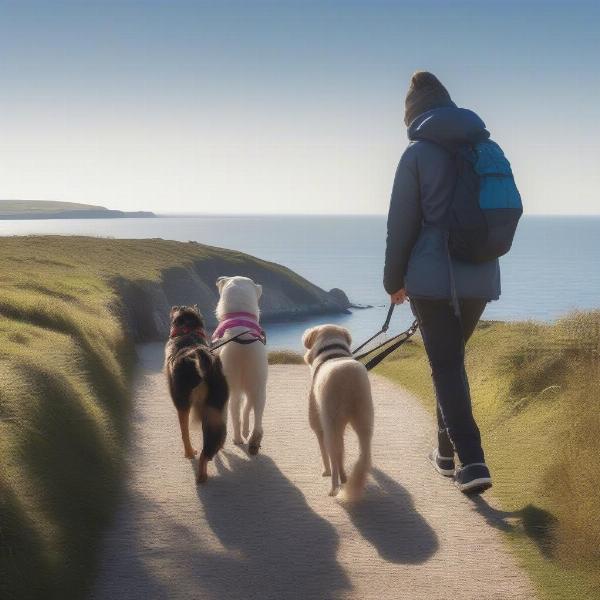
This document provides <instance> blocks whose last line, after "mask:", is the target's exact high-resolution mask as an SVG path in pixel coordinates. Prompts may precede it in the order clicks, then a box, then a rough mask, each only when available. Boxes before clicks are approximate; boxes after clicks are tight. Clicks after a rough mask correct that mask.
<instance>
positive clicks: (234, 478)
mask: <svg viewBox="0 0 600 600" xmlns="http://www.w3.org/2000/svg"><path fill="white" fill-rule="evenodd" d="M214 464H215V467H216V470H217V472H218V473H219V474H218V476H216V477H214V478H211V480H210V481H209V483H208V484H207V485H206V486H199V487H198V498H199V499H200V501H201V503H202V505H203V507H204V511H205V514H206V519H207V521H208V524H209V526H210V527H211V529H212V530H213V532H214V533H215V535H216V536H217V537H218V538H219V540H220V542H221V543H222V544H223V546H224V547H225V548H227V550H229V551H232V552H233V553H234V555H236V556H238V557H239V560H238V561H236V562H230V563H228V564H224V565H223V568H224V569H225V572H224V573H214V576H213V577H212V580H213V582H219V589H218V590H215V591H218V593H217V596H218V597H219V598H227V599H228V600H233V599H235V598H240V599H244V600H246V599H248V598H261V599H263V600H264V599H266V598H273V599H280V598H286V599H292V598H299V599H300V598H301V599H303V600H304V599H307V598H324V599H325V598H332V597H334V596H337V595H338V592H339V591H340V590H343V589H346V588H349V587H350V582H349V580H348V578H347V576H346V573H345V572H344V570H343V569H342V568H341V567H340V565H339V564H338V563H337V560H336V553H337V547H338V535H337V533H336V531H335V529H334V527H333V526H332V525H331V524H330V523H329V522H327V521H326V520H325V519H323V518H321V517H320V516H319V515H317V514H316V513H315V512H314V511H313V510H312V509H311V508H310V507H309V506H308V504H307V502H306V500H305V499H304V496H303V495H302V493H301V492H300V490H299V489H298V488H296V487H295V486H294V485H293V484H292V483H291V481H290V480H289V479H287V478H286V477H285V476H284V475H283V473H282V472H281V471H280V470H279V468H278V467H277V465H276V464H275V463H274V462H273V460H271V459H270V458H269V457H268V456H265V455H258V456H257V457H255V458H253V459H252V460H245V459H244V458H243V457H241V456H239V455H236V454H233V453H231V452H227V451H223V452H221V453H220V454H219V455H218V456H217V457H215V459H214Z"/></svg>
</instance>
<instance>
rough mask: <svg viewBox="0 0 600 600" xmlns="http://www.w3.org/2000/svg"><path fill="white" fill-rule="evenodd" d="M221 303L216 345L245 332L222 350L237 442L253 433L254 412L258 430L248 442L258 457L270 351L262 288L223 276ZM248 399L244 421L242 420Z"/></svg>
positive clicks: (254, 429)
mask: <svg viewBox="0 0 600 600" xmlns="http://www.w3.org/2000/svg"><path fill="white" fill-rule="evenodd" d="M216 285H217V288H218V290H219V293H220V298H219V303H218V304H217V319H218V320H219V325H218V327H217V329H216V330H215V333H214V335H213V342H214V343H220V342H222V341H226V340H227V339H229V338H232V337H234V336H237V335H238V334H240V333H243V332H245V331H246V332H248V333H244V335H242V336H241V337H239V338H237V339H236V340H234V341H232V342H229V343H228V344H225V345H224V346H223V347H222V348H221V350H219V356H220V358H221V362H222V363H223V371H224V373H225V377H226V378H227V383H228V385H229V406H230V412H231V419H232V422H233V442H234V444H242V443H243V442H244V438H248V435H249V434H250V410H252V409H253V410H254V427H253V430H252V435H250V438H249V440H248V452H249V453H250V454H257V453H258V450H259V448H260V443H261V440H262V437H263V425H262V418H263V412H264V409H265V402H266V395H267V389H266V388H267V370H268V364H267V349H266V340H265V337H264V332H263V331H262V329H261V327H260V325H259V315H260V311H259V308H258V300H259V298H260V296H261V294H262V286H260V285H258V284H256V283H254V281H252V279H249V278H248V277H219V278H218V279H217V283H216ZM242 398H245V399H246V401H245V404H244V413H243V420H241V419H240V412H241V407H242Z"/></svg>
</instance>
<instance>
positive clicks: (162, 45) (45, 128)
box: [0, 0, 600, 213]
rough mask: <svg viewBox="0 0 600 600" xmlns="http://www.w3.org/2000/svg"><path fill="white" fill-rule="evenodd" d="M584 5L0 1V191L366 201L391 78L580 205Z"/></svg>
mask: <svg viewBox="0 0 600 600" xmlns="http://www.w3.org/2000/svg"><path fill="white" fill-rule="evenodd" d="M599 23H600V2H598V1H594V2H583V1H576V0H574V1H571V2H567V1H563V2H557V1H548V0H546V1H529V2H511V1H509V0H503V1H501V2H495V1H485V0H480V1H478V2H465V1H446V0H439V1H437V2H434V1H429V2H428V1H414V2H408V1H407V2H403V1H396V2H383V1H377V0H364V1H362V2H356V1H352V0H349V1H348V0H346V1H329V2H328V1H321V2H313V1H310V0H298V1H295V2H292V1H285V0H279V1H277V2H275V1H273V2H266V1H262V0H253V1H238V2H235V1H227V0H222V1H215V2H202V1H195V2H191V1H190V2H188V1H183V0H169V1H158V0H145V1H144V0H138V1H133V0H131V1H129V0H120V1H118V2H116V1H115V2H112V1H93V0H88V1H84V0H80V1H68V2H67V1H60V0H53V1H49V0H39V1H29V0H15V1H6V0H0V198H36V199H56V200H67V201H74V202H78V201H80V202H91V203H98V204H104V205H106V206H110V207H115V208H125V209H150V210H155V211H159V212H244V213H252V212H276V213H287V212H292V213H312V212H326V213H384V212H385V211H386V210H387V205H388V201H389V192H390V188H391V183H392V178H393V174H394V170H395V166H396V163H397V161H398V158H399V156H400V154H401V152H402V150H403V148H404V147H405V145H406V133H405V129H404V125H403V107H404V95H405V92H406V87H407V84H408V81H409V79H410V75H411V73H412V72H413V71H415V70H417V69H428V70H431V71H433V72H434V73H436V74H437V75H438V77H439V78H440V79H441V80H442V82H444V84H445V85H446V87H447V88H448V90H449V91H450V93H451V95H452V97H453V99H454V100H455V102H456V103H457V104H458V105H459V106H466V107H469V108H472V109H473V110H475V111H476V112H478V113H479V114H480V115H481V116H482V118H483V119H484V121H485V122H486V123H487V125H488V127H489V129H490V130H491V132H492V135H493V137H494V138H495V139H496V140H497V141H498V142H499V143H500V144H501V145H502V146H503V147H504V148H505V150H506V152H507V154H508V156H509V158H510V159H511V162H512V163H513V167H514V170H515V173H516V176H517V180H518V183H519V185H520V187H521V191H522V193H523V196H524V200H525V204H526V210H527V212H529V213H599V212H600V207H599V202H598V200H599V199H600V194H599V188H600V67H599V61H600V26H599Z"/></svg>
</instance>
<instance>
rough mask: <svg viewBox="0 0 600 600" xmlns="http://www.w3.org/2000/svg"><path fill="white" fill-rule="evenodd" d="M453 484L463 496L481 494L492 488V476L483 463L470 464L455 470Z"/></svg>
mask: <svg viewBox="0 0 600 600" xmlns="http://www.w3.org/2000/svg"><path fill="white" fill-rule="evenodd" d="M454 483H455V485H456V487H457V488H458V489H459V490H460V491H461V492H462V493H463V494H481V493H482V492H485V490H487V489H489V488H491V487H492V476H491V475H490V470H489V469H488V468H487V465H486V464H485V463H471V464H469V465H464V466H462V467H459V468H458V469H456V473H455V474H454Z"/></svg>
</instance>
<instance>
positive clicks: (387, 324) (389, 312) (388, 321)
mask: <svg viewBox="0 0 600 600" xmlns="http://www.w3.org/2000/svg"><path fill="white" fill-rule="evenodd" d="M394 308H396V305H395V304H394V303H393V302H391V303H390V307H389V309H388V314H387V317H386V319H385V322H384V324H383V327H382V328H381V331H382V332H383V333H385V332H386V331H387V330H388V329H389V328H390V321H391V320H392V314H393V313H394Z"/></svg>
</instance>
